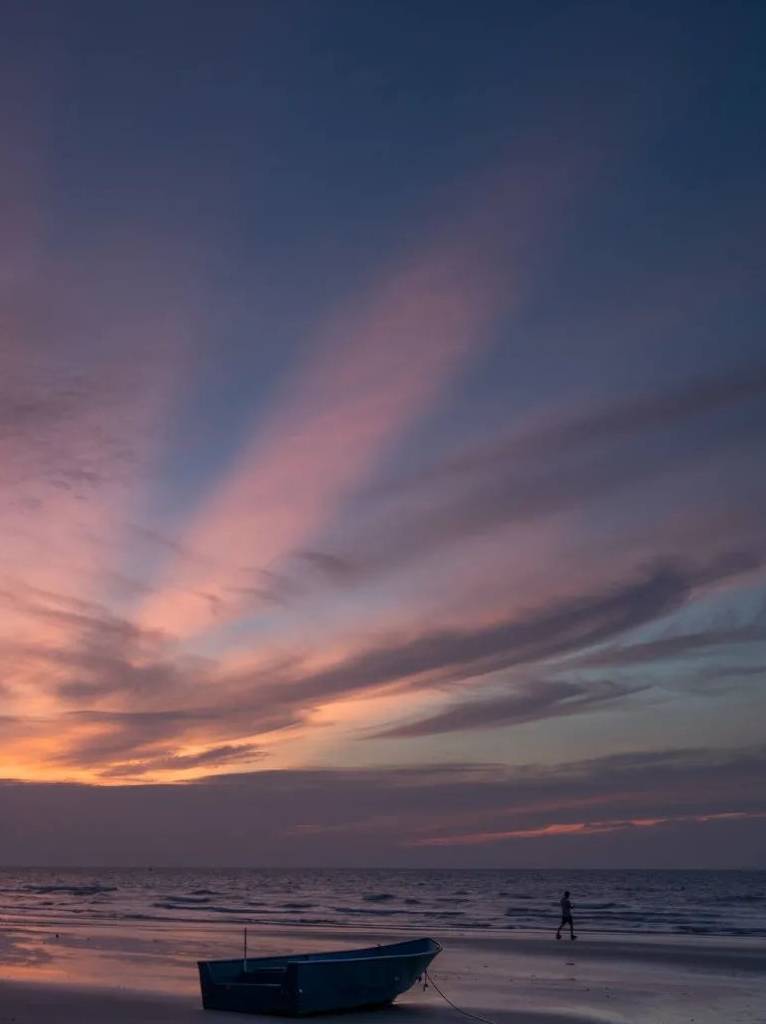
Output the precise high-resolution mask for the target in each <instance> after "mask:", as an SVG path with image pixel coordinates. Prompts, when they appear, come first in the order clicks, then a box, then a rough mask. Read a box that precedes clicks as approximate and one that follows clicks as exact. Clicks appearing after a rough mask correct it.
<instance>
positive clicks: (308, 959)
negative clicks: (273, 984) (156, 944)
mask: <svg viewBox="0 0 766 1024" xmlns="http://www.w3.org/2000/svg"><path fill="white" fill-rule="evenodd" d="M414 941H417V940H414ZM429 941H430V942H433V944H434V945H435V946H436V949H435V950H433V956H436V954H437V953H441V951H442V949H443V948H444V947H443V946H442V945H441V944H440V943H439V942H437V941H436V939H429ZM404 944H405V943H402V945H404ZM383 948H385V947H383ZM370 949H371V951H372V950H373V949H374V947H370ZM343 952H344V951H343V950H342V949H339V950H333V951H332V952H330V953H328V954H327V955H325V954H323V953H299V954H298V955H297V956H295V957H290V956H288V957H284V958H282V957H268V956H265V957H252V958H248V959H253V960H259V959H261V960H283V962H284V964H285V967H287V965H289V964H354V963H359V962H360V961H362V960H375V961H377V960H406V959H411V958H412V957H416V956H428V955H429V953H431V952H432V951H431V950H430V949H429V950H420V951H419V952H417V953H374V952H371V955H368V956H339V955H337V954H341V953H343ZM349 952H355V950H349ZM236 963H242V959H241V958H237V957H232V958H231V959H229V960H198V961H197V964H198V965H200V964H205V965H208V966H211V967H212V966H214V965H215V964H236ZM247 973H248V971H247V968H245V970H244V971H243V974H247ZM241 984H256V982H241Z"/></svg>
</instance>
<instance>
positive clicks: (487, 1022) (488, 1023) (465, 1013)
mask: <svg viewBox="0 0 766 1024" xmlns="http://www.w3.org/2000/svg"><path fill="white" fill-rule="evenodd" d="M425 977H426V985H427V984H429V982H430V984H431V985H433V987H434V988H435V989H436V991H437V992H438V993H439V995H440V996H441V997H442V999H443V1000H444V1002H445V1003H448V1004H449V1006H451V1007H452V1009H453V1010H455V1011H457V1013H461V1014H462V1015H463V1016H464V1017H468V1018H470V1019H471V1020H479V1021H481V1022H482V1024H495V1022H494V1021H493V1020H489V1019H488V1018H487V1017H480V1016H479V1014H478V1013H469V1012H468V1010H462V1009H461V1008H460V1007H459V1006H457V1005H456V1004H455V1003H453V1002H452V1000H451V999H450V997H449V996H448V995H446V994H445V993H444V992H442V990H441V989H440V988H439V986H438V985H437V984H436V982H435V981H434V979H433V978H432V977H431V975H430V974H429V973H428V970H426V971H425ZM424 987H425V986H424Z"/></svg>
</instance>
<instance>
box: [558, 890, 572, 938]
mask: <svg viewBox="0 0 766 1024" xmlns="http://www.w3.org/2000/svg"><path fill="white" fill-rule="evenodd" d="M566 924H568V925H569V938H570V939H572V940H574V939H576V938H577V936H576V935H575V933H574V921H573V920H572V903H571V900H570V899H569V890H568V889H567V891H566V892H565V893H564V895H563V896H562V897H561V924H560V925H559V927H558V931H557V932H556V938H557V939H560V938H561V929H562V928H563V927H564V925H566Z"/></svg>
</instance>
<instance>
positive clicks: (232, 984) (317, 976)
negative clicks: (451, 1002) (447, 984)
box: [197, 939, 442, 1017]
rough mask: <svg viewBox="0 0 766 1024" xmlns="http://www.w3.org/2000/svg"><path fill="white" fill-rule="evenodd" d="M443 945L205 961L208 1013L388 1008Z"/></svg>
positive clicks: (425, 942) (416, 943)
mask: <svg viewBox="0 0 766 1024" xmlns="http://www.w3.org/2000/svg"><path fill="white" fill-rule="evenodd" d="M441 948H442V947H441V946H440V945H439V943H438V942H435V941H434V940H433V939H414V940H412V941H411V942H396V943H393V944H391V945H388V946H373V947H371V948H370V949H344V950H339V951H337V952H332V953H297V954H294V955H290V956H266V957H257V958H254V957H250V958H247V959H242V958H241V957H240V958H239V959H237V960H200V961H199V962H198V964H197V966H198V967H199V980H200V988H201V989H202V1005H203V1006H204V1008H205V1009H206V1010H233V1011H235V1012H237V1013H267V1014H279V1015H280V1016H286V1017H304V1016H308V1015H309V1014H312V1013H330V1012H333V1011H336V1010H354V1009H359V1008H360V1007H371V1006H383V1005H385V1004H386V1003H391V1002H393V1001H394V999H396V997H397V996H399V995H401V994H402V992H406V991H407V989H408V988H411V987H412V986H413V985H414V984H415V982H416V981H417V980H418V978H419V977H420V976H421V975H422V974H423V972H424V971H425V970H426V968H427V967H428V965H429V964H430V963H431V961H432V960H433V958H434V957H435V956H436V954H437V953H439V952H441Z"/></svg>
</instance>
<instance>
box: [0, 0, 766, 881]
mask: <svg viewBox="0 0 766 1024" xmlns="http://www.w3.org/2000/svg"><path fill="white" fill-rule="evenodd" d="M764 29H766V16H765V12H764V8H763V6H762V5H761V4H758V3H746V2H733V3H729V4H726V5H721V4H718V3H706V2H696V3H693V4H684V3H662V4H659V3H658V4H655V3H652V2H644V3H632V2H627V0H617V2H614V0H612V2H605V3H600V2H593V3H575V2H555V0H550V2H545V3H539V2H534V3H532V2H530V3H525V2H510V0H504V2H500V3H494V2H492V0H480V2H478V3H467V2H451V0H438V2H436V0H434V2H432V0H408V2H399V0H386V2H380V0H375V2H372V0H353V2H351V0H325V2H323V3H316V2H313V0H310V2H309V0H306V2H304V0H289V2H286V3H285V2H284V0H279V2H271V0H254V2H252V3H247V4H244V3H233V2H226V0H222V2H216V3H207V2H201V3H188V2H184V3H177V2H175V0H164V2H163V3H160V4H156V3H151V4H150V3H145V2H143V0H136V2H134V3H130V4H106V5H105V4H102V3H95V2H94V3H88V2H81V0H72V2H70V3H67V4H60V3H52V2H50V3H49V2H46V0H38V2H32V3H21V2H15V0H11V2H9V3H8V4H6V5H4V30H3V37H2V40H0V132H1V134H2V159H1V161H0V225H1V230H0V529H1V531H2V533H1V536H2V541H1V543H0V603H1V604H2V614H1V615H0V740H1V742H0V762H1V763H0V779H2V781H1V782H0V818H2V820H3V822H4V824H5V826H6V831H7V838H6V840H4V845H3V851H2V853H1V854H0V860H2V862H3V863H7V864H83V865H85V864H87V865H94V864H115V865H116V864H135V865H151V864H167V865H173V864H183V865H192V864H198V865H215V864H221V865H227V866H228V865H271V864H292V865H307V866H309V865H310V866H314V865H321V866H324V865H330V866H331V865H355V866H365V865H370V866H428V865H436V866H450V867H452V866H479V867H484V866H486V867H505V866H508V867H513V866H543V867H544V866H555V867H567V866H574V867H587V866H615V867H619V866H627V867H655V866H657V867H757V866H761V867H763V866H766V797H765V796H764V793H766V789H764V786H763V779H764V777H766V733H765V731H764V720H765V717H766V694H765V691H764V684H765V683H766V515H765V514H764V513H765V511H766V473H765V472H764V456H765V455H766V346H764V341H763V336H764V320H765V319H766V317H765V316H764V302H763V246H762V239H763V236H764V228H765V227H766V202H765V201H764V192H763V170H764V156H765V155H766V154H765V152H764V150H765V149H766V144H765V142H764V140H765V139H766V132H765V131H764V129H765V128H766V125H765V124H764V112H765V111H766V95H765V93H766V88H765V86H766V81H765V76H766V72H765V71H764V64H763V60H762V54H763V40H764Z"/></svg>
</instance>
